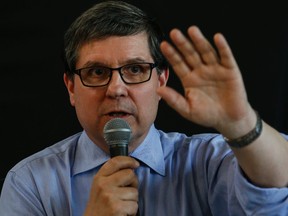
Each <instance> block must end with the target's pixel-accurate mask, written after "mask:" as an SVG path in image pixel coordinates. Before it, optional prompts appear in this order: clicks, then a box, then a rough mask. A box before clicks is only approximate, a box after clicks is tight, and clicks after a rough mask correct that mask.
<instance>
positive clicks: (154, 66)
mask: <svg viewBox="0 0 288 216" xmlns="http://www.w3.org/2000/svg"><path fill="white" fill-rule="evenodd" d="M137 64H140V65H141V64H147V65H149V66H150V74H149V77H148V78H147V80H144V81H141V82H133V83H131V82H127V81H125V79H124V78H123V74H122V73H121V69H122V68H123V67H127V66H129V65H137ZM157 66H158V64H157V63H156V62H155V63H151V62H139V63H130V64H125V65H123V66H121V67H117V68H110V67H105V66H99V67H101V68H105V69H109V70H110V74H109V79H108V81H107V83H106V84H102V85H88V84H85V83H84V81H83V79H82V76H81V71H82V70H83V69H89V68H95V67H97V66H91V67H84V68H79V69H76V70H73V71H71V72H72V73H73V74H77V75H78V76H79V77H80V80H81V83H82V84H83V85H84V86H86V87H103V86H107V85H108V84H109V83H110V81H111V78H112V72H113V71H115V70H117V71H118V73H119V75H120V77H121V80H122V81H123V82H124V83H125V84H129V85H133V84H140V83H144V82H148V81H149V80H150V79H151V75H152V71H153V69H154V68H156V69H157ZM157 73H158V71H157ZM158 74H159V73H158Z"/></svg>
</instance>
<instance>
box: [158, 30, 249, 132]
mask: <svg viewBox="0 0 288 216" xmlns="http://www.w3.org/2000/svg"><path fill="white" fill-rule="evenodd" d="M187 34H188V37H186V36H185V35H184V34H183V33H182V32H181V31H180V30H178V29H173V30H171V32H170V38H171V41H172V43H173V45H174V46H173V45H172V44H170V43H168V42H167V41H163V42H162V43H161V50H162V52H163V54H164V56H165V57H166V58H167V60H168V61H169V63H170V64H171V66H172V68H173V70H174V72H175V73H176V74H177V76H178V77H179V79H180V81H181V83H182V85H183V88H184V92H185V95H181V94H179V93H178V92H176V91H175V90H174V89H171V88H169V87H167V86H165V87H164V86H163V87H161V88H159V89H158V93H159V95H160V96H161V97H162V98H163V99H164V100H165V101H166V102H167V103H168V104H169V105H170V106H171V107H172V108H174V109H175V110H176V111H177V112H178V113H179V114H181V115H182V116H183V117H185V118H187V119H188V120H190V121H192V122H194V123H197V124H200V125H203V126H207V127H213V128H215V129H217V130H218V131H220V132H222V131H225V130H226V129H224V128H225V127H226V126H228V125H227V124H228V123H231V125H232V123H235V122H237V121H240V120H241V119H243V118H245V117H247V116H248V114H249V111H250V114H251V110H252V108H251V107H250V105H249V103H248V100H247V96H246V91H245V87H244V83H243V80H242V76H241V73H240V70H239V67H238V65H237V62H236V61H235V59H234V57H233V54H232V51H231V49H230V47H229V45H228V43H227V42H226V40H225V38H224V36H223V35H222V34H221V33H216V34H215V35H214V43H215V46H216V48H217V49H216V50H215V49H214V47H213V46H212V45H211V44H210V43H209V41H208V40H207V39H206V38H205V37H204V36H203V35H202V33H201V31H200V30H199V28H198V27H197V26H191V27H189V28H188V31H187ZM250 116H251V115H250Z"/></svg>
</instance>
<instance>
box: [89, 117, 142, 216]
mask: <svg viewBox="0 0 288 216" xmlns="http://www.w3.org/2000/svg"><path fill="white" fill-rule="evenodd" d="M103 134H104V138H105V140H106V142H107V144H108V145H109V148H110V154H111V159H110V160H108V161H107V162H106V163H105V164H104V165H103V166H102V167H101V168H100V170H99V171H98V172H97V173H96V175H95V176H94V179H93V183H92V187H91V190H90V198H89V201H88V204H87V207H86V211H85V214H84V215H85V216H87V215H89V216H92V215H97V216H101V215H105V216H106V215H111V216H112V215H123V216H124V215H125V216H126V215H137V210H138V179H137V176H136V174H135V172H134V169H136V168H137V167H138V166H139V162H138V161H137V160H135V159H134V158H132V157H127V156H128V144H129V140H130V136H131V128H130V126H129V124H128V123H127V122H126V121H125V120H123V119H120V118H114V119H112V120H110V121H108V122H107V123H106V125H105V126H104V130H103ZM116 156H119V157H116ZM122 156H125V157H122Z"/></svg>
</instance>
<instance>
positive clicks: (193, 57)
mask: <svg viewBox="0 0 288 216" xmlns="http://www.w3.org/2000/svg"><path fill="white" fill-rule="evenodd" d="M170 38H171V40H172V41H173V43H174V45H175V46H176V47H177V49H178V50H179V52H180V53H181V55H182V56H183V58H184V59H185V61H186V63H187V64H188V65H189V67H190V68H192V69H193V68H195V67H198V66H199V65H200V64H202V60H201V58H200V56H199V54H198V52H197V51H196V50H195V47H194V45H193V43H192V41H191V40H190V39H188V38H187V37H186V36H185V35H184V34H183V33H182V32H181V31H180V30H178V29H173V30H172V31H171V32H170Z"/></svg>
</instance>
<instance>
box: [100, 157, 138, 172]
mask: <svg viewBox="0 0 288 216" xmlns="http://www.w3.org/2000/svg"><path fill="white" fill-rule="evenodd" d="M138 166H139V162H138V161H137V160H136V159H134V158H132V157H129V156H116V157H113V158H111V159H110V160H108V161H107V162H106V163H105V164H104V165H103V166H102V167H101V169H100V170H99V172H98V174H99V175H104V176H109V175H111V174H113V173H115V172H117V171H119V170H121V169H125V168H130V169H136V168H137V167H138Z"/></svg>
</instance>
